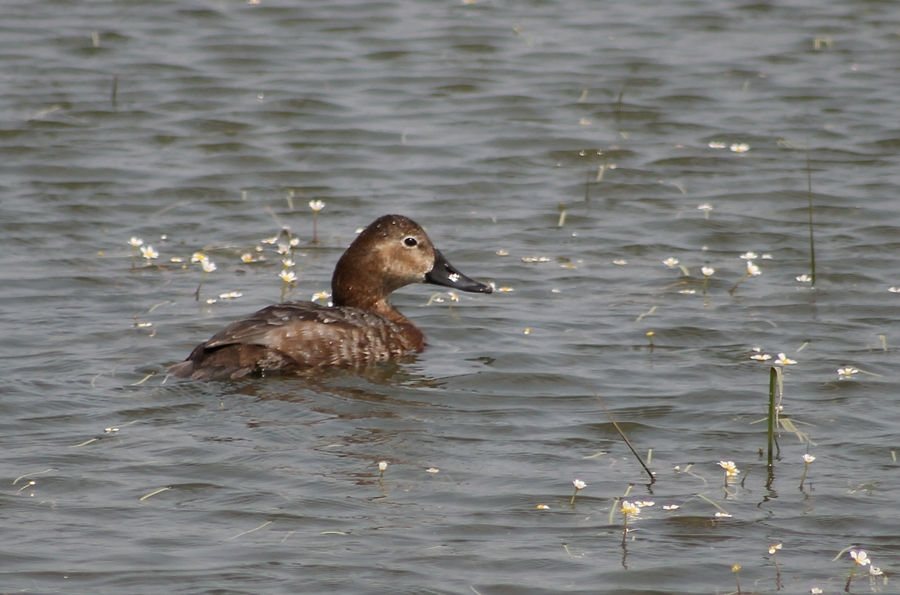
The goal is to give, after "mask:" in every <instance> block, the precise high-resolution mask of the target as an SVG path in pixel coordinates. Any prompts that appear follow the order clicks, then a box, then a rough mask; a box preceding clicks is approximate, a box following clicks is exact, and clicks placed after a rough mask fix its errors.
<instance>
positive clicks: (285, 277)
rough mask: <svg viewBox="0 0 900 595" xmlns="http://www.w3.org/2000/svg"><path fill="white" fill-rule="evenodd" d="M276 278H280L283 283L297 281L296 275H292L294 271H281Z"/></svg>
mask: <svg viewBox="0 0 900 595" xmlns="http://www.w3.org/2000/svg"><path fill="white" fill-rule="evenodd" d="M278 276H279V277H281V280H282V281H284V282H285V283H293V282H294V281H296V280H297V275H295V274H294V271H281V272H280V273H278Z"/></svg>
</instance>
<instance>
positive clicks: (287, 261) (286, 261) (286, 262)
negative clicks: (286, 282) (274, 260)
mask: <svg viewBox="0 0 900 595" xmlns="http://www.w3.org/2000/svg"><path fill="white" fill-rule="evenodd" d="M281 264H282V265H283V266H284V268H286V269H289V268H291V267H293V266H294V261H293V260H291V259H290V258H284V259H282V260H281Z"/></svg>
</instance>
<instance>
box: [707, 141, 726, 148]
mask: <svg viewBox="0 0 900 595" xmlns="http://www.w3.org/2000/svg"><path fill="white" fill-rule="evenodd" d="M709 148H710V149H724V148H725V143H723V142H720V141H717V140H711V141H709Z"/></svg>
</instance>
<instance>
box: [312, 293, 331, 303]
mask: <svg viewBox="0 0 900 595" xmlns="http://www.w3.org/2000/svg"><path fill="white" fill-rule="evenodd" d="M330 297H331V294H330V293H328V292H327V291H319V292H316V293H314V294H313V296H312V301H316V300H322V301H323V302H326V301H328V298H330Z"/></svg>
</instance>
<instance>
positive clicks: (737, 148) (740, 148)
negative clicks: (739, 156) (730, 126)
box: [728, 143, 750, 153]
mask: <svg viewBox="0 0 900 595" xmlns="http://www.w3.org/2000/svg"><path fill="white" fill-rule="evenodd" d="M728 148H729V149H731V150H732V151H734V152H735V153H746V152H747V151H749V150H750V145H748V144H747V143H732V145H731V146H730V147H728Z"/></svg>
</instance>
